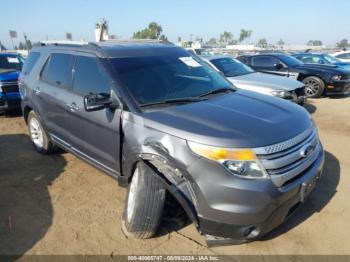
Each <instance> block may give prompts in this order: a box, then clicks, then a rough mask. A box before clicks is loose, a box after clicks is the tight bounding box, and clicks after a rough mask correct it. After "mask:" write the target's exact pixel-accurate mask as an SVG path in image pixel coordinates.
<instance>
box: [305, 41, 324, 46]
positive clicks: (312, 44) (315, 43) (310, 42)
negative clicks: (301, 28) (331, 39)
mask: <svg viewBox="0 0 350 262" xmlns="http://www.w3.org/2000/svg"><path fill="white" fill-rule="evenodd" d="M307 45H308V46H321V45H322V41H321V40H310V41H309V42H307Z"/></svg>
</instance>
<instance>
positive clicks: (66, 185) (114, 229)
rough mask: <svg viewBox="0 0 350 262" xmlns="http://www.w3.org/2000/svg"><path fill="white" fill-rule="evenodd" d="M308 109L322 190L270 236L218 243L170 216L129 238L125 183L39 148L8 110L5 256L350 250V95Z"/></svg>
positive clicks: (2, 146) (1, 215)
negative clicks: (148, 235)
mask: <svg viewBox="0 0 350 262" xmlns="http://www.w3.org/2000/svg"><path fill="white" fill-rule="evenodd" d="M307 109H308V110H309V112H310V113H311V114H312V115H313V117H314V119H315V121H316V123H317V126H318V128H319V135H320V137H321V141H322V143H323V145H324V148H325V150H326V163H325V171H324V175H323V178H322V180H321V182H320V184H319V186H318V188H317V190H316V191H315V192H314V193H313V194H312V195H311V196H310V197H309V199H308V200H307V202H306V203H305V204H304V205H303V206H302V207H301V208H300V209H299V210H298V212H297V213H296V214H295V215H294V216H292V217H291V219H290V220H288V221H287V222H286V223H285V224H283V225H282V226H281V227H279V228H278V229H276V230H275V231H273V232H272V233H270V234H269V235H268V236H267V237H266V238H265V239H264V240H261V241H255V242H252V243H248V244H243V245H236V246H233V245H232V246H221V247H213V248H208V247H207V246H206V244H205V240H204V237H202V236H201V235H199V233H198V232H197V231H196V229H195V227H194V226H193V225H185V226H180V225H176V226H175V227H174V226H173V225H171V223H169V221H168V222H167V221H165V222H164V223H163V225H162V227H161V230H160V234H159V236H157V237H156V238H153V239H150V240H129V239H126V238H125V237H124V235H123V234H122V232H121V229H120V218H121V215H122V212H123V201H124V196H125V189H123V188H120V187H118V184H117V182H116V181H115V180H113V179H112V178H110V177H109V176H107V175H104V174H103V173H101V172H100V171H98V170H96V169H95V168H93V167H91V166H89V165H88V164H85V163H84V162H82V161H81V160H79V159H77V158H76V157H74V156H73V155H71V154H68V153H61V154H55V155H51V156H43V155H40V154H38V153H36V152H35V151H34V149H33V147H32V146H31V144H30V142H29V139H28V137H27V129H26V126H25V124H24V121H23V119H22V117H21V116H19V115H10V116H6V117H3V116H2V117H0V254H16V255H23V254H84V255H86V254H106V255H111V254H114V255H117V254H236V255H237V254H257V255H261V254H294V255H297V254H350V234H349V232H350V176H349V174H350V154H349V149H350V118H349V112H350V110H349V109H350V97H349V96H348V97H342V98H333V99H330V98H322V99H318V100H311V101H310V102H309V105H307ZM174 223H175V222H174Z"/></svg>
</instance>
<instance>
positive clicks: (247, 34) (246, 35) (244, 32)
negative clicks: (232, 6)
mask: <svg viewBox="0 0 350 262" xmlns="http://www.w3.org/2000/svg"><path fill="white" fill-rule="evenodd" d="M252 33H253V31H252V30H244V29H241V33H240V34H239V39H238V41H239V42H240V43H241V42H243V41H244V40H245V39H248V38H250V37H251V35H252Z"/></svg>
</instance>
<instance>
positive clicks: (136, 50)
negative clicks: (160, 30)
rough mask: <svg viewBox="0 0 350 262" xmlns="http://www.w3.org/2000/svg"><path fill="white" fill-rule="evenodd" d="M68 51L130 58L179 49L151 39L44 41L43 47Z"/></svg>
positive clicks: (167, 43)
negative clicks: (86, 51)
mask: <svg viewBox="0 0 350 262" xmlns="http://www.w3.org/2000/svg"><path fill="white" fill-rule="evenodd" d="M36 48H55V49H66V50H67V49H68V50H72V51H77V50H82V49H85V50H90V51H93V52H94V53H95V54H96V55H98V56H100V57H130V56H140V55H145V54H149V55H152V54H158V55H159V54H161V53H162V50H167V52H168V50H169V48H171V49H174V48H176V49H179V47H175V46H174V45H173V44H171V43H169V42H162V41H158V40H151V39H131V40H110V41H103V42H97V43H93V42H75V41H49V42H48V41H46V42H45V41H44V42H41V47H36Z"/></svg>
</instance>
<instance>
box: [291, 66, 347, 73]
mask: <svg viewBox="0 0 350 262" xmlns="http://www.w3.org/2000/svg"><path fill="white" fill-rule="evenodd" d="M295 68H297V69H301V70H305V69H306V70H308V69H309V70H319V71H325V72H333V73H335V74H344V75H347V74H349V71H348V70H346V69H345V68H343V67H339V66H337V65H321V64H303V65H299V66H297V67H295Z"/></svg>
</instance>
